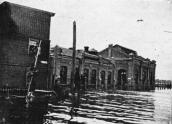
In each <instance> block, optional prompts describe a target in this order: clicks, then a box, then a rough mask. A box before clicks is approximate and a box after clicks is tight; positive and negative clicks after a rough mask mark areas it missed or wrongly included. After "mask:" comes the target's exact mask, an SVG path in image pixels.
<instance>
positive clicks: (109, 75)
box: [108, 71, 112, 84]
mask: <svg viewBox="0 0 172 124" xmlns="http://www.w3.org/2000/svg"><path fill="white" fill-rule="evenodd" d="M111 79H112V72H111V71H108V84H111Z"/></svg>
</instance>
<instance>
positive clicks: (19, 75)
mask: <svg viewBox="0 0 172 124" xmlns="http://www.w3.org/2000/svg"><path fill="white" fill-rule="evenodd" d="M52 16H54V13H51V12H46V11H42V10H38V9H34V8H30V7H26V6H21V5H17V4H13V3H9V2H3V3H2V4H0V17H1V18H0V87H2V86H9V87H25V86H26V73H27V71H28V69H29V68H30V66H31V65H33V64H34V60H35V58H34V54H35V53H34V52H35V51H34V50H35V47H37V46H38V44H40V41H42V42H41V52H40V55H39V59H38V70H39V73H38V74H37V75H36V77H35V81H36V87H37V88H46V87H47V75H48V64H45V63H44V64H43V63H42V62H43V61H44V62H47V61H48V58H49V47H50V40H49V33H50V22H51V17H52Z"/></svg>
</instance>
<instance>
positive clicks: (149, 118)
mask: <svg viewBox="0 0 172 124" xmlns="http://www.w3.org/2000/svg"><path fill="white" fill-rule="evenodd" d="M80 102H81V104H80V107H79V109H78V111H77V113H76V114H75V115H74V117H73V118H72V119H71V116H70V109H71V101H70V100H66V101H65V102H63V103H60V104H58V105H53V104H49V110H48V114H47V115H46V116H45V118H46V122H45V124H66V123H69V124H75V123H79V124H113V123H114V124H172V90H171V89H161V90H155V91H151V92H136V91H117V92H115V93H107V92H95V91H89V92H86V93H85V94H84V95H83V96H82V98H81V101H80Z"/></svg>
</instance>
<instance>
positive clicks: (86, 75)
mask: <svg viewBox="0 0 172 124" xmlns="http://www.w3.org/2000/svg"><path fill="white" fill-rule="evenodd" d="M88 79H89V69H87V68H85V69H84V82H85V84H88Z"/></svg>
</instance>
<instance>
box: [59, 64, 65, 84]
mask: <svg viewBox="0 0 172 124" xmlns="http://www.w3.org/2000/svg"><path fill="white" fill-rule="evenodd" d="M60 82H61V83H63V84H66V83H67V66H61V67H60Z"/></svg>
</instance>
